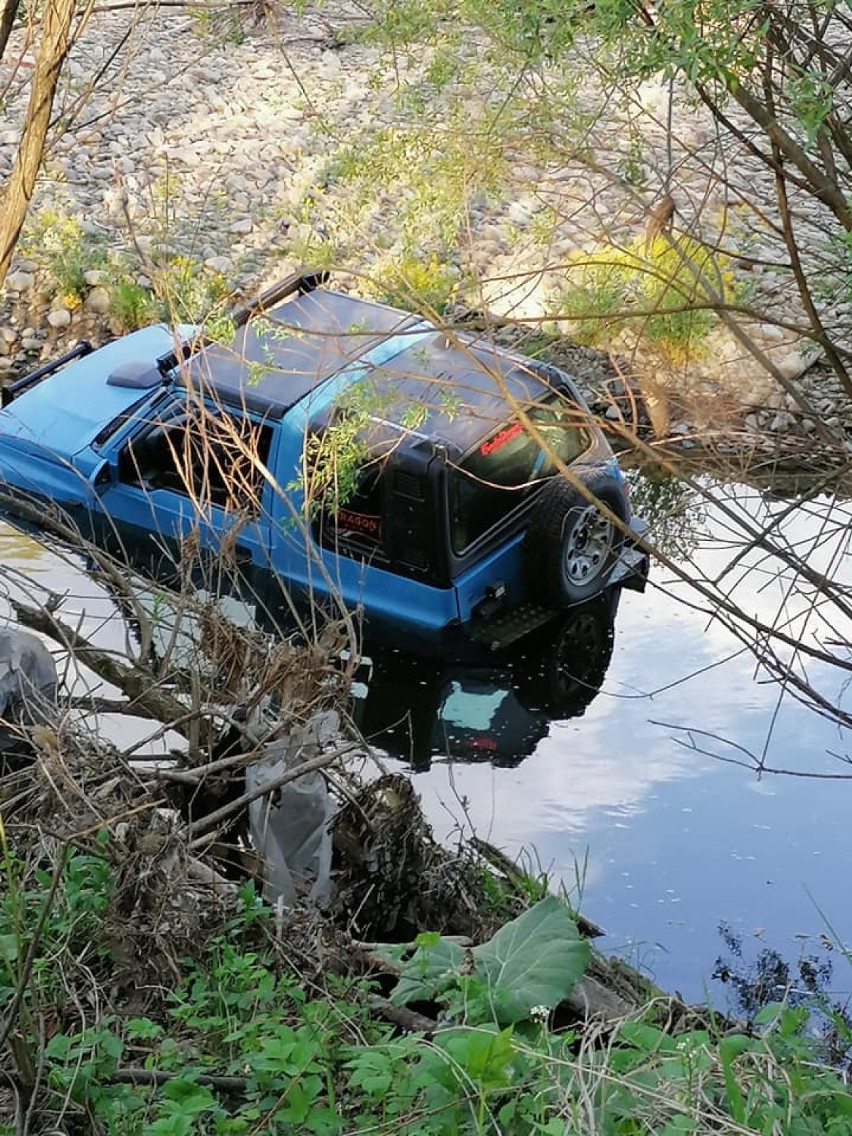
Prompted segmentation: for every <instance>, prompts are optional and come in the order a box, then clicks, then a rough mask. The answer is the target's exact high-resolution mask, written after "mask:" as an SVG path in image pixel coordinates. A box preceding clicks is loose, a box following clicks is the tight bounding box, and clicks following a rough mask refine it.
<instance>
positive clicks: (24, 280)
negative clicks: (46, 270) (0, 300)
mask: <svg viewBox="0 0 852 1136" xmlns="http://www.w3.org/2000/svg"><path fill="white" fill-rule="evenodd" d="M34 287H35V276H34V275H33V274H32V273H31V272H22V271H21V270H20V269H19V270H18V271H17V272H10V273H9V275H8V276H7V277H6V289H7V291H9V292H29V291H30V289H32V288H34Z"/></svg>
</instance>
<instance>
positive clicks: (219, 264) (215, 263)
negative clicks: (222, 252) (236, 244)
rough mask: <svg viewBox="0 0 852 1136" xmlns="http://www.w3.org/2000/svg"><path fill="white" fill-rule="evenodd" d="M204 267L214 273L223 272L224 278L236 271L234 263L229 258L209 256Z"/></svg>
mask: <svg viewBox="0 0 852 1136" xmlns="http://www.w3.org/2000/svg"><path fill="white" fill-rule="evenodd" d="M204 267H205V268H209V269H210V270H211V271H212V272H221V274H222V275H223V276H228V275H229V274H230V273H231V272H233V270H234V264H233V261H232V260H231V259H230V258H229V257H227V256H208V258H207V259H206V260H205V261H204Z"/></svg>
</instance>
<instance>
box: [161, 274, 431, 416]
mask: <svg viewBox="0 0 852 1136" xmlns="http://www.w3.org/2000/svg"><path fill="white" fill-rule="evenodd" d="M418 326H422V322H421V321H420V320H419V319H418V318H417V317H416V316H414V315H411V314H410V313H408V312H402V311H399V310H398V309H396V308H391V307H389V306H387V305H386V304H378V303H375V302H372V301H369V300H363V299H360V298H359V297H357V296H350V295H347V294H345V293H343V292H334V291H332V290H330V289H326V288H316V289H314V290H313V291H310V292H307V293H305V294H303V295H299V296H297V297H296V298H294V299H290V300H288V301H287V302H286V303H283V304H280V305H278V306H277V307H273V308H271V309H270V310H269V311H266V312H263V313H261V314H257V315H254V316H253V317H252V318H251V319H250V320H249V321H248V322H247V323H246V324H245V325H244V326H243V327H241V328H239V329H238V331H237V334H236V336H235V337H234V339H233V341H232V342H231V343H230V344H219V343H213V344H207V345H205V346H204V348H203V349H202V350H201V351H198V352H196V353H195V354H194V355H192V357H191V358H190V359H189V360H188V362H187V363H186V364H185V372H184V374H183V376H182V377H183V381H185V382H187V383H189V384H191V385H193V386H195V387H198V388H204V389H205V390H207V391H210V392H211V393H213V394H214V395H218V396H220V397H221V398H222V399H223V400H225V401H226V402H232V403H234V402H235V403H237V404H238V405H240V406H245V407H246V408H247V409H249V410H254V411H257V412H258V413H261V414H265V415H267V416H269V417H272V418H280V417H281V415H283V414H284V413H286V411H287V410H289V409H290V407H292V406H295V405H296V403H297V402H300V401H301V400H302V399H303V398H305V397H306V396H307V395H309V394H310V393H311V392H312V391H314V390H316V388H317V387H318V386H319V385H320V384H321V383H323V382H325V381H326V380H327V379H329V378H331V377H332V376H334V375H336V374H338V373H339V372H340V371H341V370H343V369H344V368H346V367H347V366H349V365H350V364H352V363H354V362H355V361H357V360H359V359H367V358H369V355H370V352H371V350H372V349H373V348H375V347H376V346H377V345H379V344H382V343H385V342H387V341H388V340H389V339H394V338H396V337H401V338H400V342H399V345H398V346H399V349H400V350H403V349H404V347H405V346H406V343H407V339H406V336H407V335H411V334H412V332H414V331H415V329H416V328H417V327H418Z"/></svg>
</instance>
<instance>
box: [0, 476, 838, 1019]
mask: <svg viewBox="0 0 852 1136" xmlns="http://www.w3.org/2000/svg"><path fill="white" fill-rule="evenodd" d="M713 494H714V499H713V500H709V501H708V500H703V499H702V498H701V496H700V495H699V494H689V493H687V494H685V495H684V493H683V491H675V490H673V489H672V488H671V487H670V486H669V487H667V486H665V485H664V486H662V487H661V486H657V487H652V488H651V490H650V491H649V490H648V487H647V486H645V488H644V489H643V490H642V491H641V492H640V504H641V507H643V508H644V509H645V511H647V512H649V513H650V514H651V515H652V520H653V521H654V524H655V532H656V534H657V536H658V538H660V540H661V543H662V544H663V547H664V548H665V550H666V552H667V554H668V556H669V557H670V563H671V567H665V566H659V565H658V566H656V567H655V568H654V571H653V579H652V584H651V586H650V587H649V589H648V590H647V591H646V593H645V594H644V595H637V594H635V593H625V594H624V595H622V596H621V597H620V600H619V603H618V609H617V612H615V614H614V642H612V643H611V642H610V641H609V640H608V639H606V637H605V632H606V627H607V619H608V618H609V616H608V615H606V614H605V615H604V616H603V617H601V613H600V612H598V613H594V612H593V613H592V615H590V616H589V617H588V618H585V617H584V619H583V620H581V621H579V622H578V623H577V625H576V626H575V627H574V628H573V630H572V632H571V634H570V635H569V636H568V639H567V641H566V642H567V647H566V657H567V658H568V659H569V660H570V659H572V658H573V659H574V660H575V664H574V666H575V669H576V670H577V671H578V673H579V674H580V685H581V687H583V684H585V687H584V689H585V691H586V693H585V694H583V693H582V692H579V693H578V690H577V689H576V687H571V688H569V689H568V691H567V694H566V691H565V690H564V689H562V694H563V696H564V698H563V700H562V702H561V710H557V711H554V710H553V709H552V707H549V706H548V697H547V690H546V689H545V691H544V693H542V688H541V687H537V686H536V685H535V684H533V685H532V686H530V683H529V681H528V676H527V678H526V679H523V681H522V676H521V672H522V671H523V669H524V667H523V664H522V663H521V662H517V663H515V664H513V665H507V666H499V667H495V666H489V667H478V668H472V667H467V668H457V667H451V666H447V667H434V666H431V665H430V666H418V665H415V664H414V663H413V662H411V661H405V660H402V659H399V658H397V659H391V660H390V661H389V662H388V660H385V661H384V663H383V662H382V657H381V656H377V659H376V663H377V669H376V681H375V683H374V687H373V690H372V692H371V694H370V695H369V697H368V701H367V704H366V706H365V707H363V720H364V723H365V728H367V729H368V730H369V732H371V733H373V734H375V735H376V742H377V744H378V745H380V746H382V747H384V749H385V750H386V752H388V754H389V755H390V758H389V759H390V760H391V762H392V763H394V764H398V765H399V766H400V767H405V768H410V769H413V772H412V776H413V777H414V778H415V782H416V785H417V788H418V789H419V790H420V792H421V793H422V794H423V797H424V799H425V801H426V802H427V807H428V810H429V812H430V815H431V817H432V819H433V821H434V825H435V828H436V830H437V831H438V832H439V833H440V834H441V835H443V836H451V835H452V833H453V831H454V830H455V829H456V828H457V827H459V826H462V827H465V826H469V825H472V826H474V827H475V829H476V830H477V832H478V833H479V834H480V835H482V836H485V837H487V838H488V839H490V840H492V841H493V842H495V843H496V844H499V845H500V846H502V847H504V848H506V849H507V850H508V851H510V852H512V853H513V854H514V853H521V852H523V853H524V854H525V855H526V856H527V857H528V858H529V860H530V862H531V863H532V864H534V865H537V866H539V867H540V868H541V870H544V871H547V872H548V873H549V874H550V876H551V878H552V879H553V880H554V881H561V882H562V883H563V884H564V886H565V887H566V888H567V889H568V890H569V891H570V892H571V893H572V894H573V895H574V897H575V899H576V898H579V899H580V900H581V903H582V907H583V909H584V911H585V912H586V914H587V915H588V916H589V917H590V918H592V919H593V920H595V921H596V922H598V923H599V924H601V925H602V926H603V927H604V928H605V929H606V931H607V935H606V938H605V939H604V940H603V946H604V947H605V948H608V949H611V950H614V951H618V952H621V953H623V954H624V955H625V956H626V957H627V958H629V959H630V960H631V961H633V962H634V963H638V964H639V965H641V966H642V967H644V968H646V969H647V971H648V972H649V973H650V974H652V975H653V977H654V978H655V979H656V980H657V981H659V982H660V984H661V985H663V986H665V987H667V988H671V989H676V990H678V991H680V992H681V993H682V994H683V995H684V996H685V997H686V998H688V999H701V998H702V997H703V996H704V992H705V990H709V991H711V992H712V993H713V996H714V998H716V1000H717V1001H719V1002H722V1003H724V1002H725V1000H726V997H727V995H728V992H729V988H728V987H724V988H723V987H722V986H721V985H720V984H719V983H718V982H717V981H716V980H714V979H713V977H712V976H713V973H714V970H715V966H716V960H717V957H718V956H720V955H721V956H724V957H725V958H726V959H728V960H730V958H731V951H730V949H729V945H726V943H725V942H723V939H722V937H721V935H720V927H724V928H726V932H727V933H728V935H729V942H730V935H731V934H733V935H734V936H735V937H736V938H738V939H739V940H740V942H741V944H742V952H743V955H744V956H745V958H746V960H748V959H753V958H755V957H757V955H758V953H759V952H760V951H761V950H763V949H764V948H766V947H767V946H771V947H772V948H774V949H776V950H777V951H779V952H780V953H781V954H782V955H784V956H785V957H786V958H788V959H790V960H791V961H793V962H795V960H796V959H797V958H798V957H799V956H801V955H802V953H806V954H810V953H815V954H822V953H824V951H825V940H826V938H827V939H828V940H829V942H831V941H832V940H834V939H835V936H837V937H839V938H840V939H844V938H845V939H848V940H849V941H852V912H850V910H849V907H848V903H847V898H846V892H847V888H846V884H847V877H848V862H849V854H850V851H852V836H850V832H852V822H851V821H850V817H852V765H847V764H846V760H847V758H848V757H849V756H850V755H852V746H850V744H849V733H848V731H847V729H846V728H845V727H844V726H843V725H842V724H839V723H838V722H837V721H836V720H834V719H833V718H832V716H831V715H829V714H827V713H826V712H825V707H827V706H839V707H840V709H841V710H843V709H846V710H848V711H850V712H852V705H850V702H852V693H850V692H849V691H848V690H847V689H846V684H847V683H848V680H849V679H850V677H852V672H849V671H845V670H841V669H839V668H837V667H831V666H829V665H827V664H825V663H823V662H819V661H813V660H805V659H796V657H795V656H794V655H791V654H790V652H789V651H787V649H786V648H783V646H782V647H779V651H783V653H784V657H785V658H787V659H788V661H789V660H792V664H793V670H792V674H793V675H794V677H796V678H801V677H802V676H804V677H805V678H806V679H807V682H808V683H809V684H810V685H811V687H813V688H815V689H816V692H817V695H818V697H819V698H820V699H822V700H823V703H824V707H823V713H818V712H817V711H816V710H814V709H813V708H812V707H809V706H807V705H805V704H803V701H802V697H803V695H802V693H801V692H799V693H798V696H797V692H796V691H795V690H794V689H793V688H792V687H790V686H789V685H788V686H787V687H785V686H782V685H779V683H778V682H777V681H775V680H774V679H773V678H772V676H770V675H769V674H768V673H767V671H766V669H765V667H762V666H760V665H759V664H758V663H757V662H756V661H755V656H754V653H753V652H752V651H751V650H749V649H748V647H747V646H746V644H744V642H743V636H745V635H746V631H745V630H743V625H742V624H740V625H739V633H738V632H737V628H736V627H735V628H734V629H731V628H729V627H726V626H724V625H723V623H722V622H720V621H719V619H714V618H712V609H713V604H712V603H711V602H710V601H708V599H706V598H702V597H701V596H699V595H697V594H696V593H695V591H694V589H692V588H690V587H689V585H688V584H687V583H685V582H684V581H683V580H681V579H679V578H678V572H681V573H683V574H685V575H686V576H687V577H688V578H689V579H690V580H699V581H702V582H703V583H704V585H705V586H706V587H707V588H711V589H713V590H715V593H716V594H717V595H724V596H725V597H727V599H728V600H729V601H730V602H731V603H736V604H738V605H739V606H740V607H741V608H742V609H743V610H744V611H745V612H746V613H747V615H748V616H751V617H754V618H755V619H756V620H758V621H759V622H760V623H761V624H762V625H763V626H764V628H773V627H775V628H778V629H779V630H780V631H781V632H782V633H784V634H789V635H790V636H791V637H792V638H794V639H796V638H800V639H802V640H803V641H804V642H806V643H809V644H813V645H815V646H819V647H821V648H822V649H824V650H826V651H833V652H836V653H837V655H838V657H839V658H842V659H845V658H846V652H845V650H844V648H842V647H840V646H836V644H837V643H842V642H849V641H850V634H849V633H850V628H849V627H848V626H847V621H846V618H845V616H844V615H843V613H842V612H841V611H839V610H838V608H837V605H830V604H828V603H826V602H820V604H819V605H817V606H816V607H815V606H814V605H813V603H812V599H813V597H812V595H811V593H810V590H809V587H807V586H806V585H804V584H803V583H802V581H801V578H800V576H799V575H797V574H795V573H793V572H792V571H791V570H790V569H789V568H787V567H785V564H784V558H785V557H786V558H787V559H789V557H790V556H792V555H794V554H795V555H798V556H800V557H802V558H803V559H804V561H805V562H806V564H807V566H808V570H809V571H810V572H811V573H815V572H825V573H826V574H827V575H830V576H831V577H832V578H834V579H836V580H839V581H844V580H845V581H849V580H852V572H850V571H849V568H848V548H847V545H848V533H849V531H852V530H850V527H849V520H850V518H849V517H848V516H847V514H846V506H840V505H838V504H837V503H836V502H835V501H834V500H833V499H831V498H829V497H826V496H823V497H816V498H814V499H812V500H809V501H805V502H804V503H800V504H799V505H798V506H797V507H796V508H795V509H790V503H789V502H788V501H786V500H783V499H773V498H771V497H768V496H766V495H765V494H762V493H760V492H758V491H757V490H754V489H751V488H748V487H745V486H733V487H730V486H729V487H725V488H724V489H723V490H713ZM756 524H757V525H760V526H762V527H765V526H767V525H771V526H772V532H771V538H772V540H773V541H774V542H775V543H776V544H777V546H778V549H780V551H781V556H779V555H777V554H772V552H771V550H767V549H766V548H765V547H762V546H761V545H760V544H759V543H755V542H752V545H753V546H752V545H750V542H749V538H748V530H749V527H750V526H753V525H756ZM776 551H777V550H776ZM0 556H2V563H3V564H4V565H5V571H4V573H3V576H2V580H3V581H4V582H5V583H4V587H5V590H6V591H7V592H8V591H19V590H20V589H21V588H24V589H26V588H29V587H30V586H31V585H33V584H38V586H39V587H40V588H43V587H48V588H52V589H54V590H56V591H60V592H66V591H68V592H69V593H70V598H69V600H68V601H67V608H68V610H69V611H70V612H74V613H77V614H78V615H79V617H80V619H81V620H82V621H83V630H84V631H90V632H91V631H95V630H97V629H99V628H101V627H102V624H103V621H104V620H106V619H108V618H109V615H110V610H111V608H110V603H109V601H108V600H107V599H106V598H105V597H104V596H103V594H102V593H101V592H100V591H99V590H98V589H97V588H96V587H95V585H93V584H92V583H91V582H90V581H89V580H88V579H87V578H86V577H85V575H83V574H82V573H81V572H80V571H79V562H78V561H75V560H74V558H73V557H72V558H70V559H67V558H61V557H60V556H59V555H58V554H57V553H55V552H48V551H45V550H44V549H43V548H41V546H39V545H37V544H34V543H33V542H32V541H30V540H29V539H28V538H26V537H22V536H20V535H19V534H17V533H15V532H14V531H13V530H9V529H0ZM611 614H612V613H611V612H610V613H609V615H611ZM601 618H603V625H602V626H603V632H602V631H601ZM596 621H597V622H596ZM764 633H765V632H764ZM601 634H604V638H603V639H602V638H601ZM746 637H747V636H746ZM767 641H768V642H771V638H770V639H769V640H767ZM115 645H116V646H119V645H120V644H119V643H116V644H115ZM590 655H591V659H592V661H591V663H589V662H588V660H589V657H590ZM577 659H580V660H581V661H582V660H583V659H585V660H586V663H585V664H583V663H582V662H581V663H576V660H577ZM584 667H585V669H584ZM389 675H392V676H393V681H392V682H389V681H388V676H389ZM383 676H384V677H383ZM545 686H546V684H545ZM598 686H600V689H599V691H598V690H597V687H598ZM596 691H597V692H596ZM149 728H150V727H148V726H145V725H144V724H142V723H140V724H138V729H137V731H136V733H135V734H134V735H133V736H134V737H138V738H143V737H144V736H145V733H146V732H147V730H148V729H149ZM121 729H123V730H126V729H127V727H126V726H124V725H122V727H121ZM124 738H125V740H126V738H127V734H126V733H125V735H124ZM394 755H396V756H394ZM399 755H404V756H405V758H406V760H405V761H403V760H401V758H400V756H399ZM760 764H762V765H763V766H764V767H771V768H777V769H783V770H785V771H786V772H783V773H769V772H763V773H762V774H759V773H757V772H755V765H760ZM801 774H807V776H801ZM814 775H817V776H814ZM847 776H848V777H850V780H848V781H847V780H845V779H844V778H846V777H847ZM827 957H828V958H829V961H831V960H832V959H833V960H834V964H835V965H834V971H833V974H832V976H831V978H830V979H829V982H828V986H829V989H830V990H831V991H832V992H833V993H835V994H836V995H837V996H838V997H840V998H841V999H842V998H843V996H844V991H845V990H846V989H847V988H850V987H852V972H850V971H849V969H848V967H847V965H846V964H845V963H843V962H842V960H839V959H838V953H837V951H836V950H835V951H831V952H830V953H829V955H828V956H827Z"/></svg>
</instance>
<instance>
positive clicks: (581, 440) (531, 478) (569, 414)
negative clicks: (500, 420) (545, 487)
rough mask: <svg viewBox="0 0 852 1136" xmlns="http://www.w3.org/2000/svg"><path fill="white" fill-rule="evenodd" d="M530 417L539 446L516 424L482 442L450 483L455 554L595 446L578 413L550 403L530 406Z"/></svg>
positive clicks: (557, 401)
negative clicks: (560, 467)
mask: <svg viewBox="0 0 852 1136" xmlns="http://www.w3.org/2000/svg"><path fill="white" fill-rule="evenodd" d="M527 414H528V416H529V418H530V420H531V421H532V423H533V424H534V426H535V428H536V430H537V432H538V433H539V434H540V435H541V437H542V439H543V442H544V444H543V445H542V446H539V444H538V442H537V441H536V440H535V439H534V438H533V437H532V436H531V435H530V434H529V433H527V431H526V430H525V429H524V426H523V424H522V423H521V422H520V421H519V420H518V419H515V420H513V421H509V422H506V423H504V424H503V425H502V426H500V427H499V428H498V429H497V430H495V431H494V433H493V434H491V435H490V436H489V437H488V438H486V439H485V440H484V441H482V442H480V443H479V444H478V445H477V446H476V448H475V449H474V450H472V451H471V452H470V453H469V454H468V455H467V456H466V457H465V458H464V459H463V460H462V461H461V462H460V464H459V465H458V466H457V467H456V468H455V470H454V471H453V474H452V476H451V478H450V510H451V522H452V543H453V551H454V552H456V553H461V552H464V550H465V549H466V548H468V547H469V546H470V545H471V544H473V542H474V541H475V540H478V539H479V537H481V536H483V535H484V534H485V533H486V532H488V530H489V529H491V528H493V527H494V526H495V525H497V524H499V522H500V521H502V520H503V518H504V517H506V516H508V515H509V513H511V512H512V510H513V509H514V508H515V507H516V506H517V505H518V504H520V502H521V501H522V500H523V499H524V497H525V496H527V494H528V493H529V492H530V490H531V489H532V488H533V487H534V485H535V483H536V482H538V481H540V480H541V479H542V478H545V477H551V476H552V475H553V474H554V473H556V471H557V469H558V466H557V464H556V461H555V457H558V458H559V459H560V461H562V462H563V463H564V464H565V465H570V464H571V462H573V461H576V459H577V458H578V457H579V456H580V455H581V454H582V453H584V452H585V451H586V450H587V449H588V448H589V445H590V443H591V438H590V436H589V433H588V431H587V430H586V429H585V428H584V427H583V426H582V425H581V423H580V421H579V418H580V415H579V414H578V412H577V408H575V407H573V406H572V404H570V403H565V402H564V401H563V400H562V399H557V398H552V399H548V400H547V401H545V402H543V403H540V404H538V405H536V406H533V407H530V409H529V410H528V411H527Z"/></svg>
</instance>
